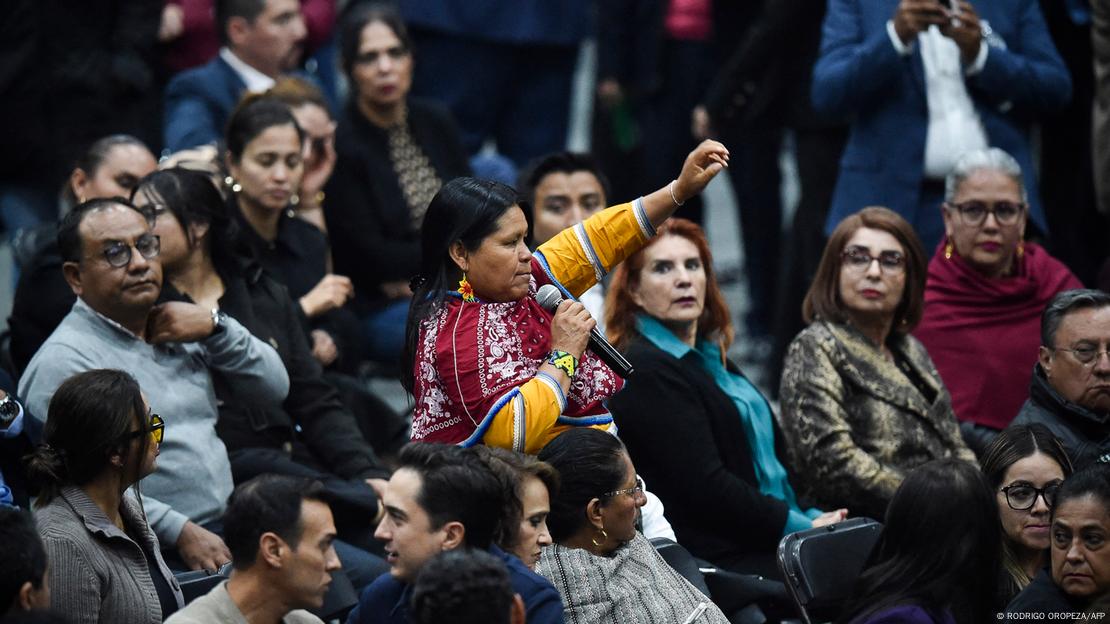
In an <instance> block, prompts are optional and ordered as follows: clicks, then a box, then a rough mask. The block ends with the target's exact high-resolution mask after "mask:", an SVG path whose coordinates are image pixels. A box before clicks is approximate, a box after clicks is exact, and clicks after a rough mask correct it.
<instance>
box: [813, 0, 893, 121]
mask: <svg viewBox="0 0 1110 624" xmlns="http://www.w3.org/2000/svg"><path fill="white" fill-rule="evenodd" d="M860 1H861V0H829V9H828V13H827V14H826V15H825V23H824V25H823V26H822V33H821V54H820V56H819V57H818V58H817V64H816V65H815V66H814V68H813V85H812V91H811V95H810V97H811V99H812V100H813V102H812V103H813V108H814V109H815V110H816V111H817V112H818V113H821V114H822V115H829V116H836V117H845V116H848V115H850V114H852V113H854V112H856V111H857V110H858V109H860V108H861V107H863V106H865V105H867V104H868V103H870V102H874V101H877V100H879V99H881V98H885V97H888V96H889V93H888V87H890V85H892V84H893V83H894V82H895V81H896V80H898V77H899V75H900V72H903V71H909V67H908V64H907V62H906V59H903V58H902V57H901V56H900V55H899V54H898V52H897V51H896V50H895V49H894V45H893V44H892V43H891V42H890V36H889V35H888V34H887V32H886V28H885V27H884V28H879V29H876V30H875V32H866V30H865V28H864V24H863V17H862V15H861V14H860ZM884 24H885V23H884Z"/></svg>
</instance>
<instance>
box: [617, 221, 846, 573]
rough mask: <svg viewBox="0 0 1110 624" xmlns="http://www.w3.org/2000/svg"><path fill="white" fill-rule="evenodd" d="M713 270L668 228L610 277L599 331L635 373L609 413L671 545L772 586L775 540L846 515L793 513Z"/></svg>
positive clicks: (678, 229)
mask: <svg viewBox="0 0 1110 624" xmlns="http://www.w3.org/2000/svg"><path fill="white" fill-rule="evenodd" d="M712 267H713V261H712V257H711V255H710V252H709V245H708V242H707V241H706V239H705V234H704V233H703V232H702V230H701V228H700V227H698V226H697V225H695V224H694V223H692V222H690V221H687V220H685V219H671V220H670V221H668V222H667V223H666V224H664V225H663V226H662V227H660V228H659V234H658V236H657V237H656V238H655V239H654V240H653V241H652V242H651V243H649V244H648V245H647V246H646V247H644V248H643V249H642V250H641V251H639V252H638V253H636V254H635V255H633V256H631V257H630V258H628V259H627V260H625V262H624V263H623V264H622V265H621V266H620V267H619V268H618V269H617V271H616V273H615V274H614V275H613V280H612V282H611V284H610V286H609V292H608V296H607V301H606V327H607V328H608V329H607V332H608V335H609V338H610V340H612V341H613V342H614V343H616V344H617V345H618V347H619V348H621V349H622V350H624V351H625V353H626V355H627V357H628V359H629V360H630V361H631V362H632V364H633V367H634V368H635V372H634V373H633V374H632V376H631V377H629V379H628V380H627V383H626V385H625V387H624V389H623V390H621V391H620V392H619V393H617V394H616V396H614V397H613V398H612V400H611V401H610V403H609V409H610V411H611V412H612V413H613V417H614V419H615V420H616V422H617V427H618V430H619V431H620V436H621V439H622V440H623V441H624V443H625V445H626V446H627V447H628V451H629V453H630V454H631V456H632V458H633V461H634V462H635V463H636V466H637V468H638V469H639V470H640V474H642V475H643V477H644V478H645V479H646V480H647V482H648V483H651V485H652V490H653V491H655V492H656V493H657V494H658V495H659V498H661V499H662V500H663V503H664V505H665V506H666V509H667V517H668V519H670V521H671V525H672V526H673V527H674V530H675V534H676V536H677V537H678V540H679V542H681V543H682V544H683V545H684V546H685V547H686V548H687V549H689V550H690V551H691V552H692V553H693V554H694V555H695V556H698V557H701V558H702V559H707V560H709V561H712V562H714V563H716V564H717V565H720V566H723V567H726V568H729V569H732V570H735V571H738V572H746V573H759V574H763V575H765V576H774V577H778V576H779V574H778V571H777V567H776V566H775V564H774V552H775V548H776V547H777V546H778V543H779V540H780V539H781V538H782V536H784V535H786V534H787V533H792V532H794V531H800V530H803V529H808V528H811V527H814V526H822V525H825V524H831V523H833V522H838V521H840V520H842V519H844V518H845V517H846V515H847V510H845V509H838V510H836V511H831V512H827V513H823V512H822V511H821V510H818V509H803V508H802V507H801V506H800V505H799V504H798V501H797V500H796V498H795V496H794V490H793V488H791V487H790V483H789V481H788V479H787V474H786V469H785V468H783V465H782V463H781V462H780V461H779V459H778V456H777V453H776V449H775V445H776V441H777V440H776V438H777V436H776V434H775V424H774V418H773V415H772V414H771V406H770V404H769V403H768V402H767V399H765V398H764V397H763V395H762V394H760V392H759V391H758V390H757V389H756V388H755V386H753V385H752V384H751V382H749V381H748V379H747V378H746V377H744V375H743V374H742V373H741V372H740V371H739V369H738V368H736V366H735V365H733V364H732V363H731V362H729V361H728V360H727V359H726V358H725V357H724V355H723V353H724V352H725V351H726V350H727V349H728V346H729V344H730V343H731V342H732V337H733V333H732V321H731V318H732V317H731V314H730V313H729V310H728V306H727V305H726V304H725V302H724V299H723V298H722V296H721V292H720V289H719V288H718V286H717V282H716V279H715V278H714V276H713V269H712Z"/></svg>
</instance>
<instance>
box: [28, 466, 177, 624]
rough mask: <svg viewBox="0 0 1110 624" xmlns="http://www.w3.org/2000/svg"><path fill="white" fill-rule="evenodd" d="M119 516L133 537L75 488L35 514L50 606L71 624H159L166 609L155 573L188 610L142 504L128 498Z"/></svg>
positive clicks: (64, 492) (122, 505) (126, 497)
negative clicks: (155, 565) (152, 565)
mask: <svg viewBox="0 0 1110 624" xmlns="http://www.w3.org/2000/svg"><path fill="white" fill-rule="evenodd" d="M120 515H121V516H123V522H124V525H125V526H127V527H128V531H129V532H130V535H128V534H127V533H124V532H123V531H121V530H119V528H118V527H116V525H114V524H112V522H111V521H110V520H108V516H106V515H104V512H103V511H102V510H101V509H100V508H99V507H97V506H96V503H94V502H93V501H92V499H90V498H89V497H88V495H87V494H85V492H84V491H83V490H81V489H80V488H76V487H72V486H71V487H66V488H64V489H63V490H62V492H61V495H60V496H58V497H56V498H54V500H52V501H50V503H49V504H47V505H45V506H44V507H42V508H41V509H38V510H36V514H35V520H36V522H37V524H38V528H39V535H40V536H42V542H43V545H44V546H45V547H46V556H47V560H48V561H49V565H48V566H47V573H48V575H49V576H50V580H49V583H50V607H51V608H52V609H53V610H55V611H57V612H58V613H60V614H61V615H64V616H65V617H66V619H67V621H69V622H72V623H73V624H93V623H95V622H104V623H115V622H127V623H128V624H143V623H144V622H149V623H150V624H158V623H159V622H161V621H162V605H161V603H159V602H158V593H157V591H156V590H155V588H154V582H153V581H152V580H151V575H152V574H161V575H162V576H163V577H164V578H165V579H166V582H167V583H169V585H170V588H171V589H172V590H173V593H174V597H175V598H177V606H178V608H180V607H181V606H182V605H184V601H183V600H182V597H181V590H180V588H179V587H178V585H177V581H176V580H174V578H173V574H172V573H170V570H169V568H167V567H166V564H165V562H163V561H162V555H161V553H160V550H159V547H158V539H157V538H156V537H154V534H153V533H152V532H151V530H150V527H149V526H148V525H147V523H146V519H145V518H143V515H142V511H141V510H140V508H139V503H138V501H136V500H135V499H134V498H133V497H131V496H130V495H125V496H124V497H123V501H122V502H121V503H120ZM132 536H134V539H132ZM144 552H146V553H150V554H152V555H153V556H154V559H155V561H157V562H158V568H157V569H155V570H152V569H150V567H149V565H148V564H147V559H146V556H145V555H144V554H143V553H144Z"/></svg>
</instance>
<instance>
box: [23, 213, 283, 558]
mask: <svg viewBox="0 0 1110 624" xmlns="http://www.w3.org/2000/svg"><path fill="white" fill-rule="evenodd" d="M58 246H59V248H60V251H61V254H62V259H63V261H64V264H63V265H62V270H63V272H64V274H65V278H66V281H67V282H68V283H69V285H70V288H72V289H73V292H74V294H76V295H77V302H76V303H74V305H73V309H72V310H70V312H69V314H68V315H66V317H65V319H63V320H62V323H61V324H60V325H59V326H58V328H57V329H56V330H54V333H52V334H51V335H50V337H49V338H48V339H47V340H46V342H45V343H44V344H43V345H42V347H41V348H40V349H39V350H38V352H37V353H35V356H34V357H33V358H32V359H31V362H30V364H28V366H27V370H26V371H25V372H24V374H23V377H22V378H21V380H20V386H19V390H20V394H21V396H23V397H25V398H26V405H27V407H28V412H29V413H31V414H35V415H36V416H37V417H38V418H40V419H41V418H42V417H44V416H45V415H46V414H47V413H48V410H47V407H48V405H49V402H50V398H51V396H53V394H54V391H55V390H56V389H57V388H58V386H59V385H61V383H62V382H63V381H65V380H66V379H68V378H69V377H71V376H73V375H74V374H76V373H79V372H83V371H87V370H91V369H96V368H117V369H122V370H125V371H127V372H129V373H131V374H132V375H133V376H134V377H135V378H136V380H138V382H139V384H140V385H141V386H142V387H143V388H147V389H149V390H150V391H151V392H152V395H151V398H152V399H153V401H154V404H153V406H152V407H153V408H154V410H155V411H157V412H159V413H160V414H162V415H164V416H165V417H167V418H168V419H171V420H172V421H173V425H174V426H173V431H172V432H171V433H170V435H168V436H167V437H166V439H165V442H164V444H163V445H162V448H161V457H160V459H159V462H158V468H157V470H156V471H155V472H154V473H153V474H151V475H150V476H149V477H147V478H146V479H145V480H144V481H143V495H144V496H143V504H144V507H145V509H146V513H147V517H148V519H149V521H150V525H151V528H153V529H154V532H155V533H156V534H157V535H158V539H159V541H160V542H161V543H162V546H163V548H166V549H170V550H172V549H174V547H175V546H176V552H167V553H166V555H167V556H166V559H167V561H168V562H170V564H171V567H172V566H173V564H174V562H175V561H176V562H177V566H178V567H188V568H191V569H199V568H207V569H216V568H218V567H219V566H220V565H222V564H224V563H227V562H228V561H229V560H230V559H231V555H230V553H229V552H228V549H227V547H226V546H225V545H224V543H223V541H222V540H221V539H220V538H219V537H218V535H217V533H218V532H219V529H220V527H219V523H218V520H219V518H220V516H221V515H222V514H223V511H224V506H225V504H226V501H227V497H228V495H229V494H231V490H232V480H231V467H230V464H229V462H228V457H227V450H226V449H225V447H224V444H223V442H221V441H220V439H219V438H218V437H217V436H216V430H215V425H216V419H217V415H218V412H217V408H216V395H215V392H214V390H213V386H212V378H211V375H210V373H209V370H210V369H212V370H217V371H219V372H220V374H221V375H222V376H223V377H224V378H225V379H228V380H229V384H228V385H229V386H230V387H231V388H232V389H233V391H234V392H236V393H237V394H239V395H240V396H241V397H242V398H243V401H244V402H248V403H249V402H254V403H256V404H261V405H268V404H273V405H275V406H277V405H280V404H281V402H282V401H283V400H284V399H285V396H286V394H287V393H288V390H289V377H288V375H287V374H286V372H285V367H284V366H283V365H282V362H281V358H280V357H279V356H278V354H277V352H276V351H274V349H273V348H272V347H270V346H269V345H267V344H266V343H265V342H263V341H261V340H259V339H257V338H255V337H254V336H252V335H251V333H250V332H249V331H247V330H246V329H245V328H244V327H243V326H242V325H240V324H239V323H238V322H236V321H235V320H234V319H232V318H230V317H228V316H226V315H224V314H223V313H221V312H220V311H219V310H218V309H213V310H207V309H204V308H202V307H200V306H198V305H195V304H191V303H184V302H170V303H165V304H162V305H157V306H156V305H155V303H156V301H157V299H158V296H159V294H160V293H161V289H162V266H161V263H160V262H159V260H158V252H159V249H160V243H159V240H158V237H157V236H155V235H154V234H153V233H152V232H151V222H150V219H149V215H143V214H142V213H140V212H139V210H138V209H137V208H135V206H134V205H132V204H131V203H130V202H128V201H127V200H124V199H122V198H114V199H96V200H92V201H88V202H85V203H83V204H80V205H78V206H76V207H75V208H73V210H71V211H70V212H69V214H67V215H66V216H65V217H64V218H63V219H62V222H61V223H60V224H59V226H58ZM155 390H157V392H154V391H155ZM175 555H176V556H175Z"/></svg>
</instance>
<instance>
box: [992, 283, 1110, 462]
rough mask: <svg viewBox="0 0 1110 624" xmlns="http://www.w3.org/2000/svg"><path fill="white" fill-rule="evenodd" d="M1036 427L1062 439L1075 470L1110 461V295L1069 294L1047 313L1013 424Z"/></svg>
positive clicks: (1083, 291) (1081, 291)
mask: <svg viewBox="0 0 1110 624" xmlns="http://www.w3.org/2000/svg"><path fill="white" fill-rule="evenodd" d="M998 383H1006V380H1005V379H1000V380H998ZM1032 423H1042V424H1044V425H1046V426H1047V427H1048V428H1049V429H1051V430H1052V433H1054V434H1056V437H1058V438H1060V441H1061V442H1063V444H1064V447H1065V448H1066V449H1067V451H1068V457H1070V458H1071V460H1072V463H1073V464H1074V466H1075V469H1076V470H1079V469H1080V468H1083V467H1084V466H1086V465H1088V464H1091V463H1093V462H1095V461H1110V294H1106V293H1104V292H1101V291H1098V290H1086V289H1078V290H1068V291H1064V292H1062V293H1060V294H1058V295H1056V296H1055V297H1053V299H1052V301H1050V302H1049V304H1048V306H1047V307H1046V308H1045V311H1044V314H1043V315H1042V316H1041V348H1040V357H1039V361H1038V362H1037V364H1036V365H1035V366H1034V368H1033V381H1032V383H1031V384H1030V388H1029V400H1028V401H1026V402H1025V405H1023V406H1022V407H1021V411H1020V412H1018V415H1017V418H1015V419H1014V421H1013V424H1015V425H1028V424H1032Z"/></svg>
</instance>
